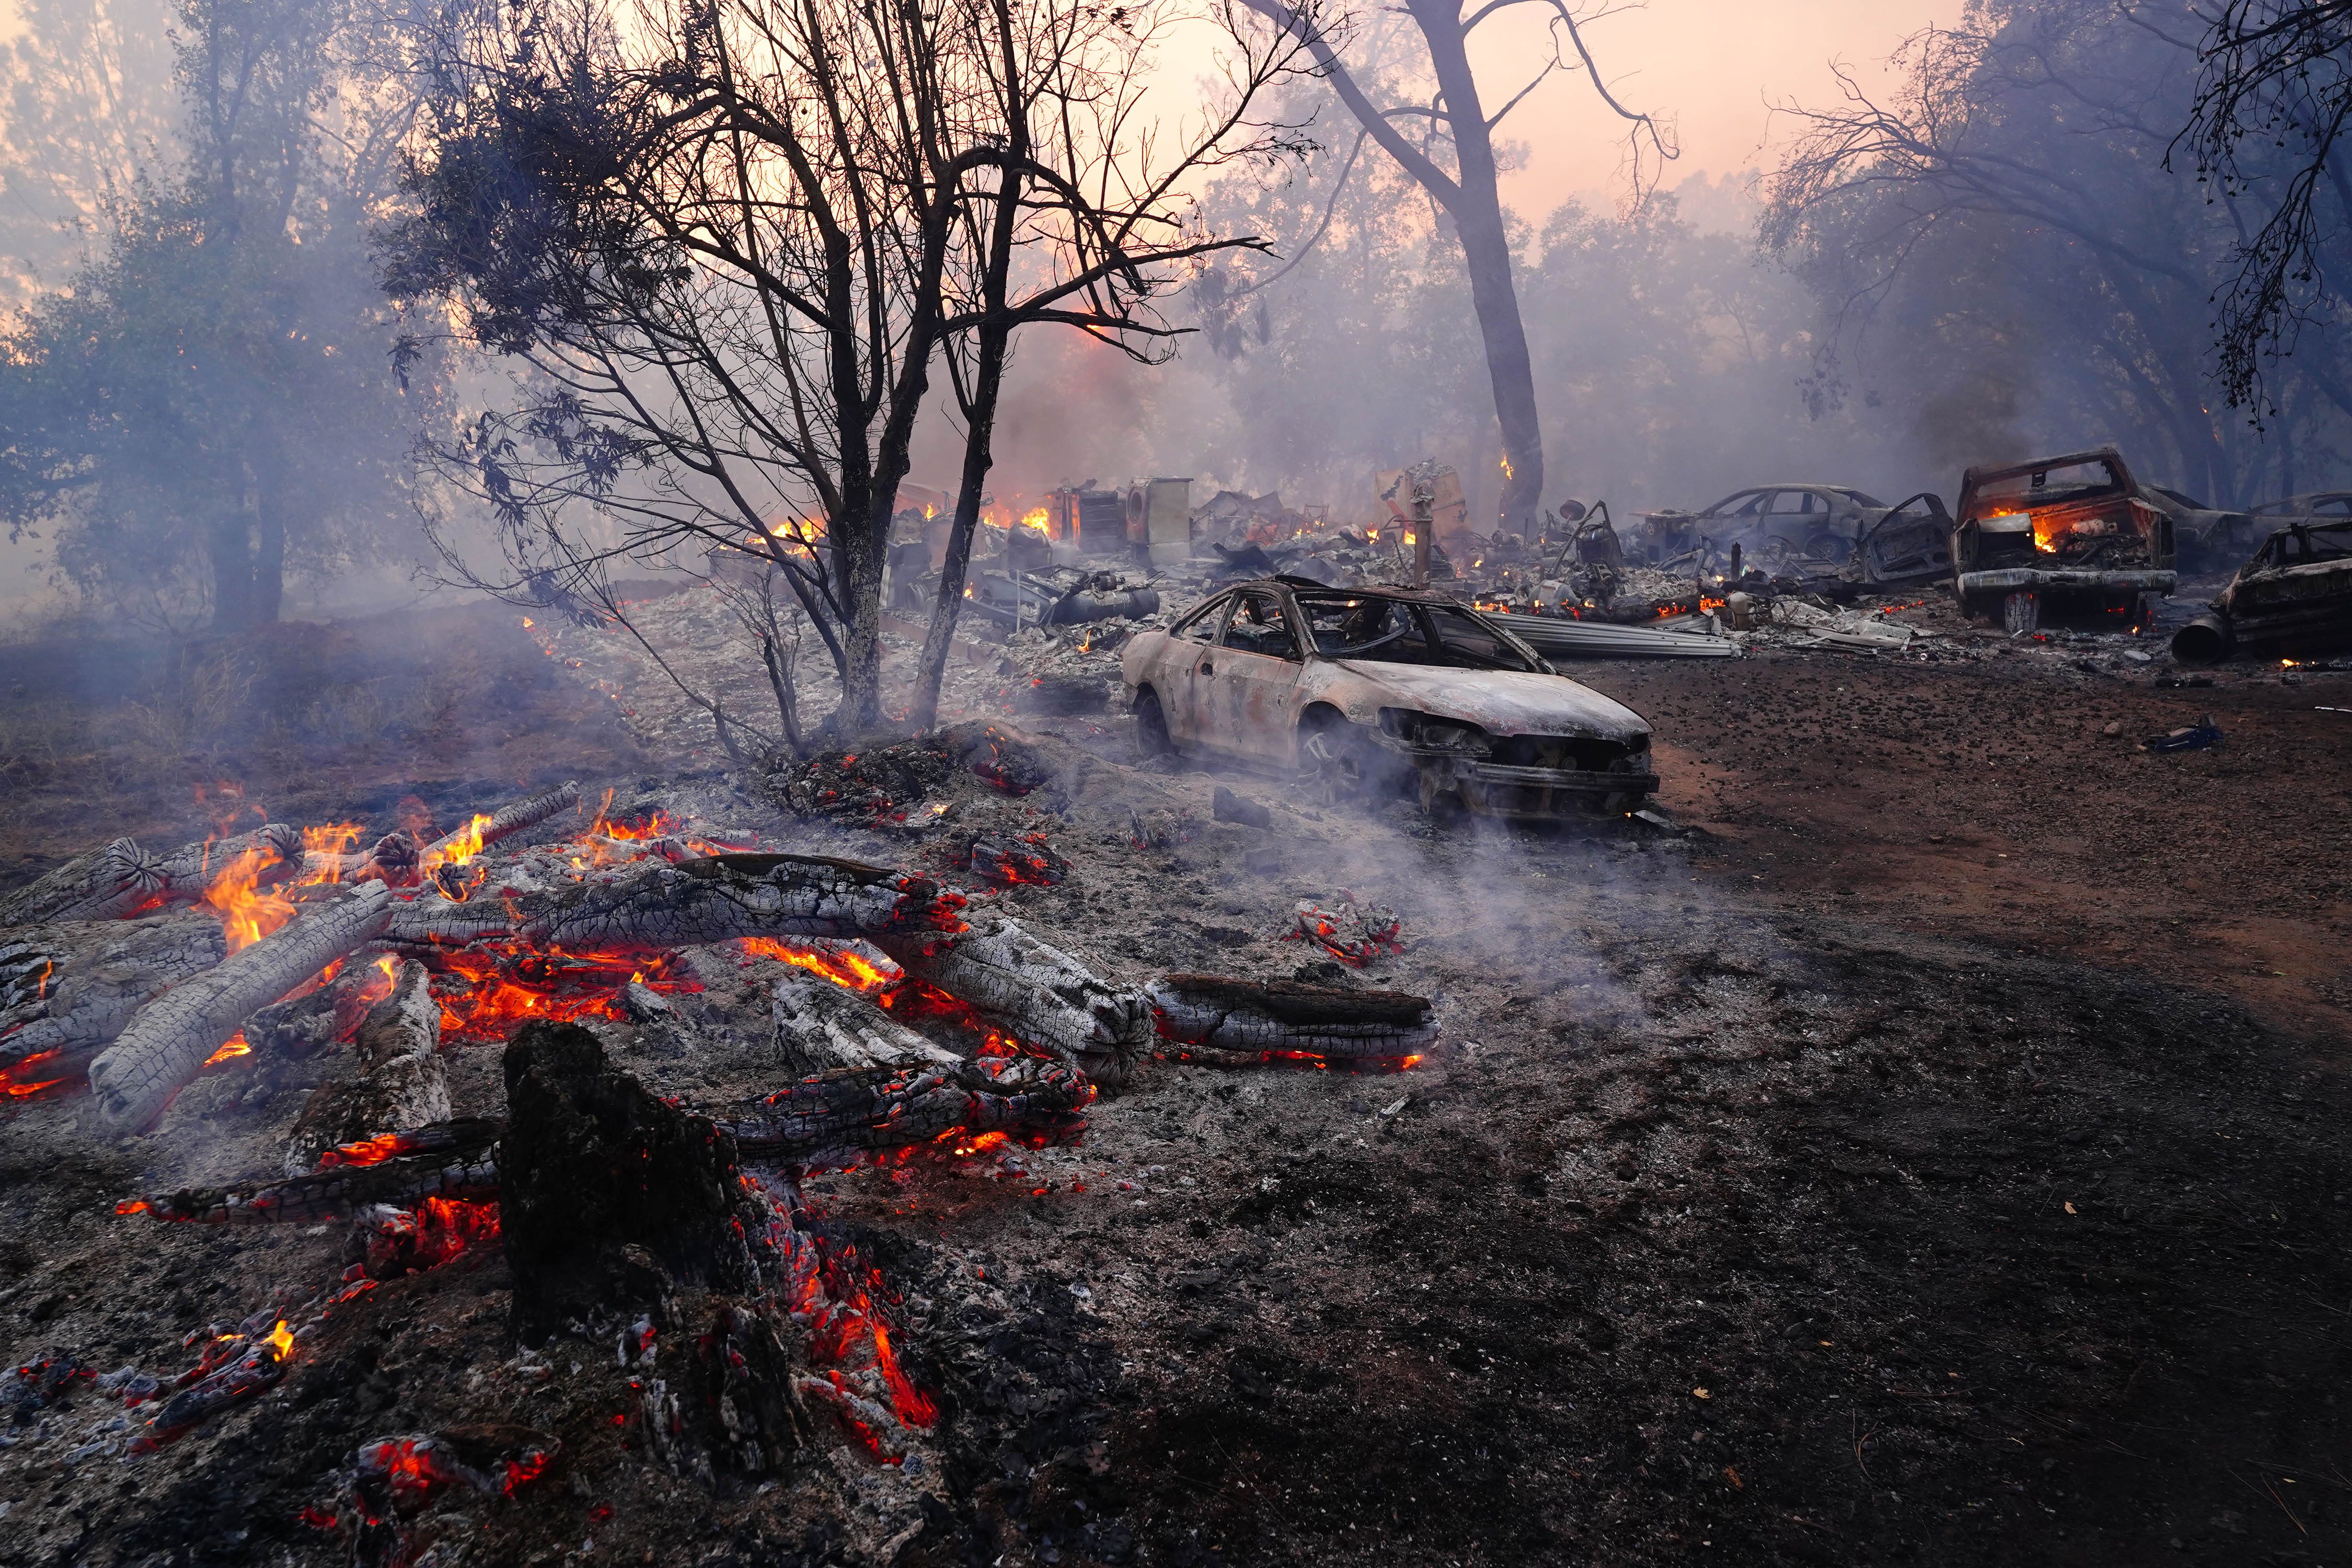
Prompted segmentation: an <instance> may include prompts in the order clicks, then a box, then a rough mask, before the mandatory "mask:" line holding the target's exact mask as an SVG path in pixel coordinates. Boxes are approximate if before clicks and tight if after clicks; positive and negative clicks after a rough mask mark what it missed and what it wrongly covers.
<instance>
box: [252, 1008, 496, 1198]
mask: <svg viewBox="0 0 2352 1568" xmlns="http://www.w3.org/2000/svg"><path fill="white" fill-rule="evenodd" d="M431 979H432V976H431V975H430V974H428V973H426V972H425V966H424V965H423V964H419V963H408V964H404V965H402V966H401V972H400V978H399V981H398V982H397V983H396V984H394V988H393V993H392V994H391V995H389V996H387V997H385V998H384V999H383V1001H381V1002H379V1003H377V1004H376V1005H375V1006H374V1007H373V1008H372V1009H371V1010H370V1011H369V1013H368V1015H367V1016H366V1017H365V1018H363V1019H362V1021H361V1023H360V1026H359V1031H358V1034H357V1036H356V1037H355V1038H354V1040H353V1042H352V1044H353V1047H354V1049H355V1052H356V1054H357V1055H358V1057H359V1058H360V1061H361V1063H362V1067H363V1070H362V1072H361V1074H360V1075H359V1076H358V1077H357V1078H355V1079H346V1080H345V1081H343V1082H341V1083H332V1084H326V1085H323V1086H321V1087H320V1089H318V1090H317V1091H315V1092H314V1093H313V1094H312V1095H311V1096H310V1102H309V1103H308V1104H306V1105H305V1106H303V1108H302V1114H301V1115H300V1117H299V1118H298V1119H297V1120H296V1121H295V1123H294V1131H293V1134H292V1136H291V1137H290V1139H289V1141H288V1144H287V1150H286V1173H287V1174H288V1175H289V1176H299V1175H301V1174H303V1173H306V1172H309V1171H312V1170H315V1169H316V1168H317V1167H318V1163H319V1158H320V1155H322V1154H324V1153H326V1152H327V1151H329V1150H330V1149H333V1148H337V1147H339V1146H341V1145H342V1144H347V1143H357V1142H362V1140H365V1139H369V1138H373V1137H374V1136H376V1135H377V1134H379V1133H383V1132H406V1131H412V1130H414V1129H415V1128H419V1127H429V1126H432V1125H434V1124H435V1123H436V1122H446V1121H448V1120H449V1112H450V1107H449V1078H448V1074H447V1072H446V1070H445V1069H444V1068H443V1067H442V1065H441V1057H440V1047H441V1004H440V1003H439V1002H438V1001H436V999H435V997H434V995H433V993H432V992H431V991H430V990H429V989H427V983H428V982H429V981H430V980H431ZM247 1038H248V1039H250V1038H251V1036H250V1035H248V1036H247Z"/></svg>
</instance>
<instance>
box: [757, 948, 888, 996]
mask: <svg viewBox="0 0 2352 1568" xmlns="http://www.w3.org/2000/svg"><path fill="white" fill-rule="evenodd" d="M743 951H744V952H748V953H751V954H752V955H754V956H755V957H759V958H772V959H776V960H778V961H780V962H782V963H789V964H792V965H793V966H794V967H796V968H800V969H805V970H807V971H808V972H809V973H812V974H814V975H818V976H821V977H822V978H824V979H826V980H830V981H832V982H833V983H834V984H835V985H838V986H841V987H842V988H843V989H845V990H848V991H855V992H857V993H859V994H861V995H866V996H871V995H874V994H877V993H878V992H883V991H887V990H889V989H890V987H891V986H893V985H895V984H898V981H897V979H896V978H894V977H893V976H891V975H889V974H887V973H884V972H883V971H881V970H880V969H877V968H876V967H875V966H874V964H873V963H872V962H871V961H870V960H868V959H866V958H864V957H861V956H860V955H858V954H857V953H855V952H826V951H825V950H824V949H821V948H807V947H796V946H794V945H793V943H792V942H789V941H786V940H783V939H782V938H779V937H772V936H747V937H745V938H744V939H743Z"/></svg>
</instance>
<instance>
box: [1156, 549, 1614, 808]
mask: <svg viewBox="0 0 2352 1568" xmlns="http://www.w3.org/2000/svg"><path fill="white" fill-rule="evenodd" d="M1120 673H1121V676H1122V678H1123V679H1124V680H1125V682H1126V685H1127V690H1128V695H1129V703H1130V706H1131V707H1132V709H1133V710H1134V713H1135V720H1136V731H1137V738H1138V741H1139V743H1140V744H1141V745H1142V747H1143V749H1144V750H1145V751H1146V752H1156V753H1164V752H1174V751H1178V750H1181V751H1187V752H1202V753H1207V754H1210V755H1213V756H1218V757H1223V758H1225V759H1227V760H1230V761H1234V762H1238V763H1244V764H1248V765H1252V766H1255V767H1259V768H1264V769H1268V770H1276V771H1284V772H1307V773H1313V774H1315V775H1316V776H1318V777H1319V778H1320V779H1321V781H1322V782H1323V784H1324V787H1325V790H1326V792H1327V794H1328V796H1329V797H1330V798H1332V799H1334V800H1349V799H1366V798H1375V797H1379V796H1381V795H1389V794H1391V793H1399V794H1401V793H1403V792H1404V791H1405V790H1406V789H1408V788H1410V789H1411V790H1412V791H1413V792H1414V793H1415V794H1417V795H1418V796H1419V797H1420V800H1421V803H1422V805H1423V806H1424V807H1425V808H1428V809H1430V810H1433V811H1437V810H1445V809H1451V808H1453V807H1454V806H1456V805H1459V806H1460V807H1463V808H1466V809H1467V810H1469V811H1471V812H1474V813H1477V814H1480V815H1483V816H1506V817H1534V818H1543V817H1563V816H1580V815H1591V814H1604V813H1614V812H1620V811H1625V810H1630V809H1633V807H1634V806H1636V805H1639V804H1640V803H1641V801H1642V799H1643V796H1644V795H1648V794H1649V793H1650V792H1652V791H1654V790H1655V789H1656V788H1657V787H1658V780H1657V775H1656V774H1655V773H1652V772H1651V771H1650V726H1649V724H1648V722H1647V721H1644V720H1643V718H1642V716H1641V715H1640V714H1638V713H1635V712H1633V710H1631V709H1629V708H1626V707H1624V706H1622V704H1620V703H1617V702H1614V701H1612V700H1610V699H1609V698H1606V697H1603V696H1601V694H1600V693H1599V692H1596V691H1593V690H1591V689H1587V688H1585V687H1582V686H1580V685H1578V684H1577V683H1576V682H1575V681H1572V680H1570V679H1567V678H1566V677H1565V676H1561V675H1558V674H1555V673H1553V671H1552V669H1551V668H1550V666H1549V665H1547V664H1546V663H1545V662H1544V661H1543V660H1542V658H1539V657H1538V656H1537V655H1536V653H1535V652H1534V651H1533V650H1532V649H1530V648H1529V647H1528V646H1527V645H1526V644H1525V643H1523V642H1521V641H1520V640H1519V639H1518V638H1517V637H1515V636H1513V635H1512V634H1511V633H1510V632H1508V631H1507V630H1505V629H1504V628H1502V627H1501V626H1498V625H1496V622H1495V620H1494V619H1493V618H1492V617H1489V616H1484V615H1481V614H1480V613H1479V612H1477V611H1475V610H1473V609H1470V608H1468V607H1466V606H1465V605H1459V604H1456V603H1454V601H1453V600H1451V599H1448V598H1445V597H1444V596H1443V595H1438V594H1433V593H1427V592H1419V591H1415V590H1412V589H1402V588H1331V587H1326V586H1325V585H1323V584H1319V583H1315V582H1311V581H1309V580H1307V579H1306V578H1302V577H1273V578H1265V579H1261V580H1259V581H1256V582H1252V583H1244V584H1239V585H1237V586H1235V587H1233V588H1230V589H1228V590H1226V591H1225V592H1223V593H1221V594H1218V595H1215V596H1214V597H1213V598H1211V599H1209V600H1208V601H1207V602H1205V603H1203V604H1202V605H1200V606H1199V607H1197V608H1196V609H1194V610H1193V611H1192V613H1191V614H1189V615H1187V616H1184V617H1183V618H1182V619H1181V620H1179V621H1177V622H1176V623H1175V624H1174V625H1173V626H1170V627H1169V628H1168V629H1167V630H1166V631H1153V632H1146V633H1144V634H1142V635H1141V636H1139V637H1137V638H1136V639H1135V640H1134V641H1133V642H1131V643H1129V645H1128V647H1127V651H1126V653H1125V655H1124V656H1123V658H1122V659H1121V661H1120Z"/></svg>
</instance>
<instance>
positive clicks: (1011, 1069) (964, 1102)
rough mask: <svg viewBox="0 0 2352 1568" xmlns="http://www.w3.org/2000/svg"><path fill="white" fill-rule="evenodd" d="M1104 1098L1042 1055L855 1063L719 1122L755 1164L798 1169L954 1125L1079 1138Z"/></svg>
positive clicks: (1041, 1139)
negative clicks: (1088, 1114)
mask: <svg viewBox="0 0 2352 1568" xmlns="http://www.w3.org/2000/svg"><path fill="white" fill-rule="evenodd" d="M1094 1097H1095V1090H1094V1086H1093V1085H1092V1084H1090V1083H1088V1082H1087V1079H1086V1076H1085V1075H1084V1074H1082V1073H1079V1072H1076V1071H1075V1070H1073V1069H1072V1068H1069V1067H1067V1066H1066V1065H1064V1064H1062V1063H1060V1062H1052V1061H1046V1060H1044V1059H1042V1058H1036V1057H976V1058H972V1059H971V1060H970V1061H958V1062H954V1063H952V1064H946V1063H923V1064H921V1065H919V1066H915V1067H908V1068H883V1067H876V1068H844V1069H842V1070H840V1071H837V1072H831V1073H826V1074H824V1075H822V1076H820V1077H817V1078H813V1079H805V1080H803V1082H800V1083H796V1084H794V1085H793V1086H792V1087H791V1088H790V1089H783V1090H782V1091H781V1092H779V1093H776V1094H772V1095H770V1096H769V1097H768V1098H767V1099H765V1100H755V1101H753V1102H752V1103H751V1104H750V1105H746V1106H741V1107H738V1108H736V1109H734V1110H729V1111H724V1112H721V1113H720V1114H719V1115H718V1116H715V1117H714V1118H713V1119H712V1120H713V1121H715V1122H716V1123H717V1125H718V1126H719V1128H721V1129H722V1130H723V1131H727V1132H728V1133H730V1134H731V1135H732V1136H733V1138H734V1140H735V1145H736V1148H737V1150H738V1151H739V1152H740V1155H741V1157H742V1159H743V1161H744V1163H747V1164H755V1165H779V1166H785V1167H789V1168H791V1169H794V1170H798V1171H803V1172H805V1171H814V1170H832V1169H840V1168H843V1167H846V1166H850V1165H855V1164H857V1163H860V1162H861V1161H864V1160H866V1159H869V1158H871V1157H872V1156H873V1155H874V1154H875V1153H876V1152H878V1151H881V1150H885V1149H902V1148H908V1147H911V1146H913V1145H916V1144H919V1143H931V1142H938V1141H939V1140H940V1138H941V1137H942V1136H944V1135H946V1134H949V1133H953V1132H959V1131H961V1132H967V1133H972V1134H979V1133H983V1132H1013V1133H1020V1134H1023V1135H1024V1136H1025V1138H1026V1140H1027V1141H1029V1142H1034V1143H1036V1144H1039V1145H1043V1144H1045V1143H1050V1142H1067V1141H1070V1140H1072V1139H1074V1138H1075V1137H1076V1135H1077V1133H1078V1132H1079V1131H1081V1130H1082V1129H1083V1128H1084V1126H1085V1119H1084V1117H1083V1116H1082V1115H1080V1114H1079V1113H1080V1112H1081V1111H1083V1110H1085V1109H1086V1107H1087V1105H1088V1104H1089V1103H1091V1102H1092V1101H1093V1100H1094Z"/></svg>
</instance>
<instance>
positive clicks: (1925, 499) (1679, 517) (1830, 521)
mask: <svg viewBox="0 0 2352 1568" xmlns="http://www.w3.org/2000/svg"><path fill="white" fill-rule="evenodd" d="M1942 516H1943V501H1942V500H1940V499H1939V498H1937V497H1936V496H1932V495H1927V494H1924V493H1923V494H1921V495H1916V496H1913V497H1911V498H1910V499H1909V500H1905V501H1903V502H1901V503H1899V504H1898V505H1895V506H1888V505H1887V504H1886V503H1885V501H1882V500H1878V499H1877V498H1876V497H1874V496H1871V495H1868V494H1865V493H1864V492H1863V491H1861V490H1858V489H1852V488H1850V487H1848V486H1844V485H1767V486H1764V487H1762V488H1761V489H1746V490H1734V491H1733V492H1732V493H1731V494H1729V495H1727V496H1726V497H1724V498H1723V499H1722V500H1719V501H1717V502H1716V503H1715V504H1714V505H1713V506H1711V507H1707V508H1706V509H1705V510H1701V511H1695V512H1691V511H1652V512H1644V513H1643V514H1642V518H1641V521H1640V522H1639V523H1638V524H1637V525H1636V526H1635V528H1634V529H1633V538H1632V540H1631V541H1629V552H1630V553H1631V554H1632V555H1633V557H1634V558H1635V559H1637V560H1639V561H1641V562H1642V563H1643V564H1646V565H1651V566H1671V567H1681V566H1684V565H1696V566H1699V567H1703V568H1705V569H1707V570H1727V569H1728V565H1729V562H1730V557H1731V552H1732V547H1733V546H1734V545H1737V546H1738V547H1739V553H1740V566H1741V569H1742V570H1746V569H1748V568H1757V567H1760V568H1761V569H1763V570H1764V571H1766V572H1769V573H1771V574H1774V575H1776V576H1778V575H1784V574H1790V573H1791V572H1792V571H1793V572H1806V571H1815V572H1819V573H1822V574H1826V573H1828V572H1830V571H1832V570H1834V569H1835V568H1837V567H1839V566H1841V565H1843V564H1845V563H1848V562H1850V561H1851V560H1852V559H1853V554H1854V551H1855V548H1856V546H1857V545H1858V544H1860V543H1861V542H1863V541H1864V539H1866V538H1868V537H1869V536H1870V535H1872V534H1873V533H1874V531H1879V530H1880V529H1881V528H1882V526H1883V525H1886V524H1889V523H1893V524H1895V532H1896V534H1897V535H1900V534H1902V533H1903V532H1905V531H1906V526H1905V523H1904V522H1903V521H1901V520H1909V521H1914V522H1916V521H1919V520H1920V519H1922V518H1932V519H1940V518H1941V517H1942ZM1942 532H1943V531H1942V530H1937V533H1938V534H1939V535H1940V534H1941V533H1942ZM1888 542H1889V543H1890V544H1891V543H1893V542H1894V541H1893V539H1891V538H1890V540H1889V541H1888ZM1942 545H1943V541H1942V539H1941V538H1940V537H1939V538H1938V539H1937V541H1936V542H1935V543H1934V544H1933V545H1932V546H1930V553H1940V552H1941V549H1942ZM1945 570H1946V568H1945V565H1944V564H1943V563H1941V562H1938V563H1936V564H1935V565H1934V566H1933V567H1931V568H1928V569H1927V571H1926V572H1925V574H1923V575H1920V576H1918V577H1916V580H1917V581H1922V582H1925V581H1931V580H1933V579H1934V578H1937V577H1940V576H1942V575H1943V574H1944V572H1945Z"/></svg>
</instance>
